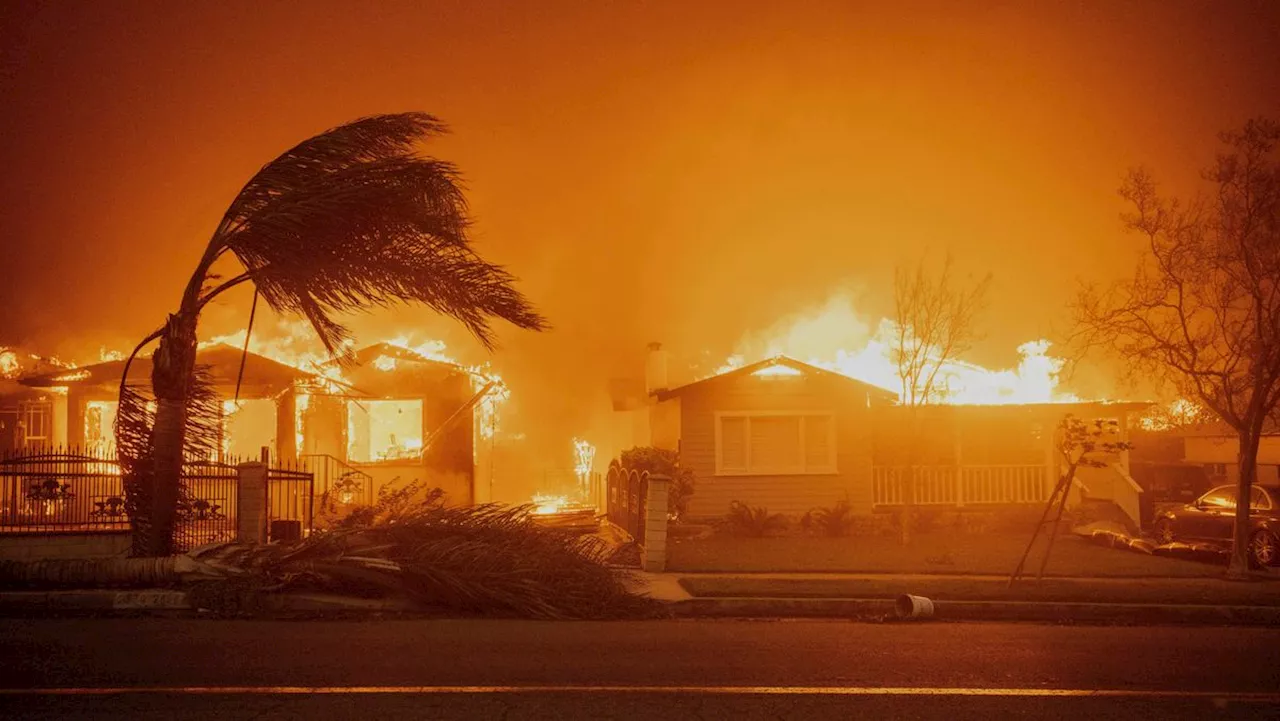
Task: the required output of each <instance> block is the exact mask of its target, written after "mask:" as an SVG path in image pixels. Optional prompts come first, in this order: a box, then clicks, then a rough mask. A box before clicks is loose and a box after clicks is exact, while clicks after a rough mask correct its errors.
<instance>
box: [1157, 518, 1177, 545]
mask: <svg viewBox="0 0 1280 721" xmlns="http://www.w3.org/2000/svg"><path fill="white" fill-rule="evenodd" d="M1152 535H1154V536H1155V538H1156V543H1157V544H1158V545H1161V546H1163V545H1164V544H1166V543H1173V521H1172V520H1170V519H1168V518H1161V519H1160V520H1158V521H1156V527H1155V531H1154V532H1153V533H1152Z"/></svg>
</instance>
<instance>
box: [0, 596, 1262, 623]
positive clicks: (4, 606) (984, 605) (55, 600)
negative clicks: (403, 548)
mask: <svg viewBox="0 0 1280 721" xmlns="http://www.w3.org/2000/svg"><path fill="white" fill-rule="evenodd" d="M261 600H262V601H263V603H262V605H261V607H260V608H261V610H264V611H269V612H283V613H303V614H311V613H315V614H324V613H340V614H355V615H365V614H367V615H371V616H372V615H380V614H388V613H389V614H397V613H408V614H421V613H429V609H423V608H421V607H418V606H416V605H415V604H414V603H413V602H411V601H410V600H408V599H404V598H389V599H364V598H350V597H346V596H333V595H326V594H282V595H267V596H263V597H261ZM664 603H666V605H667V607H668V608H669V609H670V610H671V613H672V615H673V616H676V617H683V618H841V619H851V620H877V621H878V620H885V619H891V618H893V607H894V602H893V600H892V599H888V598H755V597H753V598H706V597H700V598H685V599H682V600H667V601H664ZM197 610H198V609H196V608H194V607H193V606H192V604H191V601H190V599H189V598H188V596H187V594H186V592H184V591H175V590H165V589H147V590H132V591H129V590H86V591H76V590H67V591H3V592H0V615H4V614H17V615H31V614H33V613H34V614H39V613H58V612H62V613H95V614H104V613H126V614H128V613H139V612H142V613H145V612H162V613H167V612H188V613H192V612H195V611H197ZM934 610H935V612H934V616H933V619H935V620H940V621H1036V622H1041V623H1127V624H1134V625H1162V624H1188V625H1222V624H1232V625H1242V626H1280V606H1224V605H1159V604H1145V603H1078V602H1045V601H937V600H935V601H934Z"/></svg>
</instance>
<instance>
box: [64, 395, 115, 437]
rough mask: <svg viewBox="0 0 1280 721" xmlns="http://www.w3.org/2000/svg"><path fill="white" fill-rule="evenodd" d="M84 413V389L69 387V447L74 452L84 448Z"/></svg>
mask: <svg viewBox="0 0 1280 721" xmlns="http://www.w3.org/2000/svg"><path fill="white" fill-rule="evenodd" d="M84 413H85V397H84V391H83V390H81V389H80V388H78V387H77V386H74V385H73V386H71V387H70V388H68V389H67V449H68V450H72V452H76V453H79V452H83V450H84ZM112 437H113V438H114V431H113V433H112Z"/></svg>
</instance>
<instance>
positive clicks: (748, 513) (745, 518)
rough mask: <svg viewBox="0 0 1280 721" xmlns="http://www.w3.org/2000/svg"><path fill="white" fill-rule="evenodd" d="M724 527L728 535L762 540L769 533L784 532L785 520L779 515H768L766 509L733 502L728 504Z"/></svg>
mask: <svg viewBox="0 0 1280 721" xmlns="http://www.w3.org/2000/svg"><path fill="white" fill-rule="evenodd" d="M725 525H726V526H727V527H728V529H729V533H731V534H733V535H735V536H746V537H748V538H762V537H764V536H767V535H769V534H770V533H777V532H780V531H783V530H786V527H787V519H786V516H783V515H782V514H781V513H769V509H767V508H763V507H759V506H755V507H753V506H748V505H747V504H745V503H742V502H740V501H733V502H732V503H730V504H729V513H728V514H727V515H726V516H725Z"/></svg>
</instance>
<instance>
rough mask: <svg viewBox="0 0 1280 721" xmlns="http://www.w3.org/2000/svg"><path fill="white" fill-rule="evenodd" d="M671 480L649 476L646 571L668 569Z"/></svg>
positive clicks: (645, 547)
mask: <svg viewBox="0 0 1280 721" xmlns="http://www.w3.org/2000/svg"><path fill="white" fill-rule="evenodd" d="M670 491H671V479H670V478H669V477H667V476H664V475H662V474H654V475H650V476H649V495H648V497H647V498H646V499H645V513H644V519H642V520H643V523H644V555H643V557H642V559H641V566H642V567H643V568H644V570H646V571H664V570H666V568H667V495H668V494H669V493H670Z"/></svg>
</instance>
